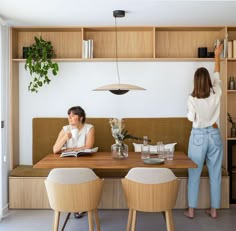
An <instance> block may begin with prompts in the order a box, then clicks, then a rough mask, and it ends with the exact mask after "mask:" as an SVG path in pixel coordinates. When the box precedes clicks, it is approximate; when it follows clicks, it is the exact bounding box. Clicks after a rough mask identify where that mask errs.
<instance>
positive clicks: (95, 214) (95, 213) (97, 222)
mask: <svg viewBox="0 0 236 231" xmlns="http://www.w3.org/2000/svg"><path fill="white" fill-rule="evenodd" d="M94 217H95V223H96V227H97V229H96V230H97V231H100V221H99V218H98V211H97V209H95V210H94Z"/></svg>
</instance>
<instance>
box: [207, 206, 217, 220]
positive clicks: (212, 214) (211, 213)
mask: <svg viewBox="0 0 236 231" xmlns="http://www.w3.org/2000/svg"><path fill="white" fill-rule="evenodd" d="M206 214H208V215H209V216H210V217H211V218H213V219H216V218H217V214H216V209H213V208H211V209H207V210H206Z"/></svg>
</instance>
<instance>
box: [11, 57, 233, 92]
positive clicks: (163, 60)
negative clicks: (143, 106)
mask: <svg viewBox="0 0 236 231" xmlns="http://www.w3.org/2000/svg"><path fill="white" fill-rule="evenodd" d="M52 60H53V61H55V62H97V61H104V62H106V61H113V62H115V61H116V59H115V58H91V59H82V58H56V59H52ZM117 60H118V61H121V62H123V61H127V62H132V61H137V62H145V61H147V62H157V61H159V62H169V61H173V62H214V59H213V58H118V59H117ZM12 61H13V62H25V59H12ZM235 92H236V91H235Z"/></svg>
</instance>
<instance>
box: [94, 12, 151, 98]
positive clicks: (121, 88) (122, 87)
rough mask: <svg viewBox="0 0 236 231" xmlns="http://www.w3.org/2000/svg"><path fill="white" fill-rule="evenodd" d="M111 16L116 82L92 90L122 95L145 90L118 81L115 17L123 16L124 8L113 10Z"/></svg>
mask: <svg viewBox="0 0 236 231" xmlns="http://www.w3.org/2000/svg"><path fill="white" fill-rule="evenodd" d="M113 17H114V18H115V33H116V34H115V39H116V42H115V52H116V71H117V77H118V84H109V85H105V86H102V87H98V88H96V89H94V91H110V92H111V93H113V94H115V95H123V94H125V93H127V92H128V91H133V90H146V89H144V88H142V87H138V86H135V85H130V84H121V83H120V74H119V66H118V55H117V50H118V48H117V24H116V18H123V17H125V11H124V10H115V11H113Z"/></svg>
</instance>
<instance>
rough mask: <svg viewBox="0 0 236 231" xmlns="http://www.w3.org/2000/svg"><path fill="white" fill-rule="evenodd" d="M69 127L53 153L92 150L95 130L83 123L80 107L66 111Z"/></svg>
mask: <svg viewBox="0 0 236 231" xmlns="http://www.w3.org/2000/svg"><path fill="white" fill-rule="evenodd" d="M67 114H68V121H69V125H66V126H64V127H63V128H62V130H61V131H60V133H59V135H58V137H57V140H56V143H55V144H54V146H53V152H54V153H60V152H61V151H62V150H63V151H80V150H83V149H90V148H93V145H94V141H95V129H94V127H93V125H91V124H87V123H85V121H86V115H85V111H84V109H83V108H81V107H80V106H75V107H72V108H70V109H69V110H68V112H67ZM74 215H75V218H81V217H82V216H83V212H78V213H75V214H74Z"/></svg>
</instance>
